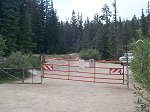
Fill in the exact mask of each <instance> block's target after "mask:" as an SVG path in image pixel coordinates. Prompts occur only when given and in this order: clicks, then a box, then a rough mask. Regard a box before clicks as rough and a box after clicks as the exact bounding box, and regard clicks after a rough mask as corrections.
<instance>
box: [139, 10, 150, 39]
mask: <svg viewBox="0 0 150 112" xmlns="http://www.w3.org/2000/svg"><path fill="white" fill-rule="evenodd" d="M141 32H142V36H143V37H144V38H147V37H148V36H149V33H148V22H147V20H146V17H145V15H144V12H143V9H142V16H141Z"/></svg>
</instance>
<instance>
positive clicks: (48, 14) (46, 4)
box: [0, 0, 150, 59]
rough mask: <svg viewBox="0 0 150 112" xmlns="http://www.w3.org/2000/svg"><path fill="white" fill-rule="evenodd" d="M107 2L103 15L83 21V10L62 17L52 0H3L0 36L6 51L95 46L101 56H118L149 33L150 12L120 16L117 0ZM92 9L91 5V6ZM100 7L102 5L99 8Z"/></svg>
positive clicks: (61, 51) (49, 51)
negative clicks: (123, 17) (137, 16)
mask: <svg viewBox="0 0 150 112" xmlns="http://www.w3.org/2000/svg"><path fill="white" fill-rule="evenodd" d="M112 5H113V10H114V11H113V12H111V11H110V8H109V6H108V5H107V4H105V5H104V6H103V8H102V15H98V14H95V15H94V14H93V15H94V17H93V20H92V21H90V20H89V19H88V17H87V19H86V20H85V21H84V20H83V18H82V14H80V13H77V14H76V13H75V11H72V17H71V18H70V20H67V21H60V20H59V18H58V15H57V12H56V10H55V8H54V7H53V2H52V1H49V0H0V38H3V39H4V40H5V41H6V42H5V44H6V48H5V50H4V55H6V56H7V55H9V54H10V53H11V52H12V51H21V52H23V53H36V54H40V53H44V54H66V53H73V52H79V51H81V50H84V49H90V48H94V49H97V50H98V51H99V53H100V54H101V58H102V59H117V58H118V57H119V56H120V55H121V54H122V52H123V50H124V49H125V46H126V45H129V44H130V43H131V42H133V41H136V40H138V39H139V37H140V36H141V35H142V36H143V37H148V36H149V33H148V31H149V22H150V21H149V16H148V15H144V13H143V12H144V11H142V10H141V12H142V13H141V18H140V19H137V18H136V16H133V18H132V20H121V17H119V16H118V13H117V12H119V10H117V6H116V4H115V2H114V3H112ZM89 8H90V7H89ZM91 10H92V9H91ZM100 11H101V9H100Z"/></svg>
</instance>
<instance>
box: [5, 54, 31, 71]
mask: <svg viewBox="0 0 150 112" xmlns="http://www.w3.org/2000/svg"><path fill="white" fill-rule="evenodd" d="M32 66H33V65H32V63H31V62H30V60H29V58H28V56H27V55H23V54H22V53H21V52H20V51H18V52H12V54H11V55H10V56H9V57H8V58H7V59H6V60H5V61H4V67H8V68H22V67H24V68H27V67H32Z"/></svg>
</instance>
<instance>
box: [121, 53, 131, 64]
mask: <svg viewBox="0 0 150 112" xmlns="http://www.w3.org/2000/svg"><path fill="white" fill-rule="evenodd" d="M127 58H128V62H129V63H130V62H131V61H132V59H133V54H132V53H131V52H128V53H124V55H123V56H122V57H120V58H119V61H121V62H123V63H124V62H127Z"/></svg>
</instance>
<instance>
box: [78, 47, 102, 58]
mask: <svg viewBox="0 0 150 112" xmlns="http://www.w3.org/2000/svg"><path fill="white" fill-rule="evenodd" d="M79 56H80V58H82V59H85V60H88V59H96V60H98V59H100V54H99V52H98V51H97V50H96V49H87V50H82V51H81V52H80V53H79Z"/></svg>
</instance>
